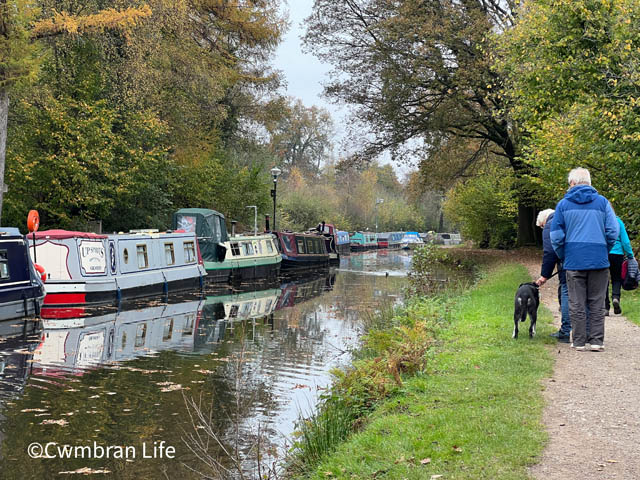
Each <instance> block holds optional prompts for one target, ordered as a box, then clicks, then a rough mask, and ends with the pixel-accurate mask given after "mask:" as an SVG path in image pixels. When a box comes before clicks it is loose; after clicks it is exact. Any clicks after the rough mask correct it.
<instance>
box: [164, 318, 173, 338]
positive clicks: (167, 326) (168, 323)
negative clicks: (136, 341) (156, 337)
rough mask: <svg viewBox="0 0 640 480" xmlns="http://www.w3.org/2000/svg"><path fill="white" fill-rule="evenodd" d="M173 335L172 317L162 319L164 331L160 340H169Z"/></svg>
mask: <svg viewBox="0 0 640 480" xmlns="http://www.w3.org/2000/svg"><path fill="white" fill-rule="evenodd" d="M172 336H173V318H170V319H168V320H165V321H164V331H163V332H162V341H163V342H166V341H168V340H171V337H172Z"/></svg>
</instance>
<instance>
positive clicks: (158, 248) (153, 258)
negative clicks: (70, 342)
mask: <svg viewBox="0 0 640 480" xmlns="http://www.w3.org/2000/svg"><path fill="white" fill-rule="evenodd" d="M30 238H31V236H30ZM29 252H30V254H31V257H32V258H34V257H35V258H36V259H37V263H38V264H39V265H41V266H42V267H44V269H45V275H46V292H47V295H46V297H45V299H44V303H45V305H77V304H97V303H114V302H116V303H117V302H119V301H120V300H121V299H122V298H126V297H143V296H147V295H156V294H168V293H169V292H170V291H178V290H188V289H195V288H202V286H203V284H204V277H205V275H206V271H205V269H204V265H203V262H202V259H201V258H200V254H199V251H198V242H197V239H196V236H195V234H194V233H186V232H185V233H157V232H140V233H125V234H113V235H99V234H95V233H87V232H71V231H66V230H47V231H42V232H36V234H35V246H34V245H33V243H32V242H30V246H29Z"/></svg>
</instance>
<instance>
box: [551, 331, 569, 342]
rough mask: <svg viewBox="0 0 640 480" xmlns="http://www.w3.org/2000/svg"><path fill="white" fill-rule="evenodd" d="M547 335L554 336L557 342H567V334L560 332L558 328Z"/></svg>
mask: <svg viewBox="0 0 640 480" xmlns="http://www.w3.org/2000/svg"><path fill="white" fill-rule="evenodd" d="M549 336H550V337H553V338H555V339H556V340H557V341H559V342H562V343H569V335H567V334H566V333H563V332H561V331H560V330H558V331H557V332H555V333H552V334H551V335H549Z"/></svg>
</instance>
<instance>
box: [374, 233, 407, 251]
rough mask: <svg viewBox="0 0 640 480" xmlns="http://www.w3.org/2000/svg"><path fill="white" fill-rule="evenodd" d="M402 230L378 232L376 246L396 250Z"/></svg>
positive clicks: (398, 246)
mask: <svg viewBox="0 0 640 480" xmlns="http://www.w3.org/2000/svg"><path fill="white" fill-rule="evenodd" d="M403 235H404V233H403V232H385V233H379V234H378V248H385V249H389V250H396V249H398V248H400V243H401V242H402V236H403Z"/></svg>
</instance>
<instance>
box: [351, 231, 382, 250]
mask: <svg viewBox="0 0 640 480" xmlns="http://www.w3.org/2000/svg"><path fill="white" fill-rule="evenodd" d="M349 239H350V241H351V251H352V252H358V251H362V250H375V249H376V248H378V236H377V234H375V233H369V232H354V233H352V234H351V236H350V237H349Z"/></svg>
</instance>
